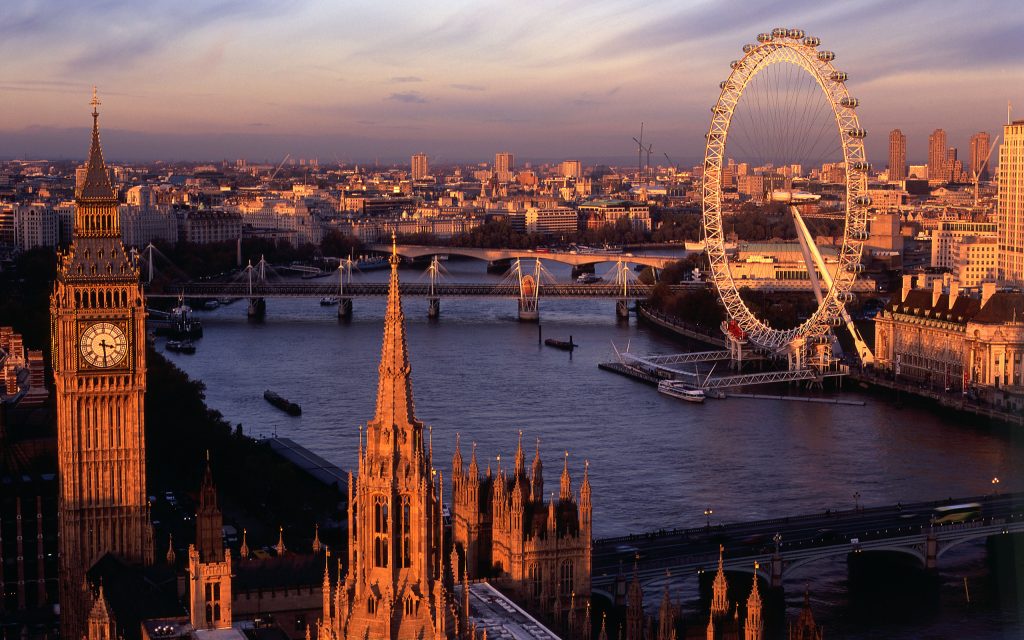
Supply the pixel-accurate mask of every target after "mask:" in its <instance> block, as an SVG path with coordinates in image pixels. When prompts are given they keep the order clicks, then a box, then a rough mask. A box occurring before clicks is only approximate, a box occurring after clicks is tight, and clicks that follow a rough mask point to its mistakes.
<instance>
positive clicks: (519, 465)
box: [515, 429, 526, 477]
mask: <svg viewBox="0 0 1024 640" xmlns="http://www.w3.org/2000/svg"><path fill="white" fill-rule="evenodd" d="M525 474H526V456H525V455H523V430H522V429H520V430H519V444H518V446H517V447H516V469H515V475H516V477H519V476H521V475H525Z"/></svg>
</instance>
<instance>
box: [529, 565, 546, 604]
mask: <svg viewBox="0 0 1024 640" xmlns="http://www.w3.org/2000/svg"><path fill="white" fill-rule="evenodd" d="M529 575H530V587H531V592H532V594H533V597H534V599H536V600H539V599H540V594H541V590H542V588H543V585H544V583H543V580H542V576H543V574H542V573H541V570H540V565H539V564H537V563H536V562H535V563H533V564H531V565H530V572H529Z"/></svg>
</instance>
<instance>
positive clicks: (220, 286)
mask: <svg viewBox="0 0 1024 640" xmlns="http://www.w3.org/2000/svg"><path fill="white" fill-rule="evenodd" d="M693 286H694V285H675V286H673V287H672V290H673V291H675V292H682V291H686V290H688V289H690V288H692V287H693ZM696 286H697V287H703V286H704V285H703V284H698V285H696ZM652 289H653V287H651V286H650V285H643V284H630V285H628V286H627V287H626V289H625V291H623V288H622V286H621V285H615V284H550V285H541V287H540V291H539V294H538V295H539V296H540V297H541V298H607V299H622V298H627V299H630V300H637V299H645V298H648V297H650V295H651V291H652ZM400 290H401V292H402V295H403V296H406V297H426V296H430V295H436V296H440V297H444V298H459V297H496V298H518V297H519V287H518V286H517V285H514V284H488V283H481V284H437V285H435V286H434V287H433V288H431V286H430V284H429V283H402V284H401V286H400ZM387 294H388V283H387V282H366V283H352V284H346V285H345V287H344V290H343V293H342V294H341V295H345V296H350V297H353V298H361V297H384V296H387ZM178 295H184V296H185V297H189V298H249V297H257V298H322V297H325V296H336V295H339V290H338V285H337V283H331V284H328V283H323V284H321V283H311V282H265V283H262V284H253V286H252V289H251V291H250V288H249V284H248V283H245V282H228V283H220V282H191V283H185V284H178V285H171V286H168V287H165V288H164V289H163V290H160V291H147V293H146V296H147V297H150V298H160V297H164V298H176V297H178Z"/></svg>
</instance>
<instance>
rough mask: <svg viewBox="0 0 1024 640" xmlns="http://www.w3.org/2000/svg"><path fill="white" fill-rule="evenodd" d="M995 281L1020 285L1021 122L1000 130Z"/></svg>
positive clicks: (1023, 263)
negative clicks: (997, 242) (996, 269)
mask: <svg viewBox="0 0 1024 640" xmlns="http://www.w3.org/2000/svg"><path fill="white" fill-rule="evenodd" d="M998 200H999V208H998V210H997V213H996V219H997V223H998V225H999V278H1000V279H1001V280H1003V281H1005V282H1007V283H1009V284H1015V285H1016V284H1021V283H1024V120H1016V121H1014V122H1013V123H1012V124H1008V125H1006V126H1005V127H1003V144H1002V145H1000V147H999V197H998Z"/></svg>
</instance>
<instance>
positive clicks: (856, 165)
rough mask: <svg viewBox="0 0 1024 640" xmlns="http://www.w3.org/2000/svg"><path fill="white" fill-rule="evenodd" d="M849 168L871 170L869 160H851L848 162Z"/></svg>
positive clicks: (865, 171)
mask: <svg viewBox="0 0 1024 640" xmlns="http://www.w3.org/2000/svg"><path fill="white" fill-rule="evenodd" d="M850 168H851V169H853V170H854V171H863V172H864V173H867V172H868V171H871V163H870V162H851V163H850Z"/></svg>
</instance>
